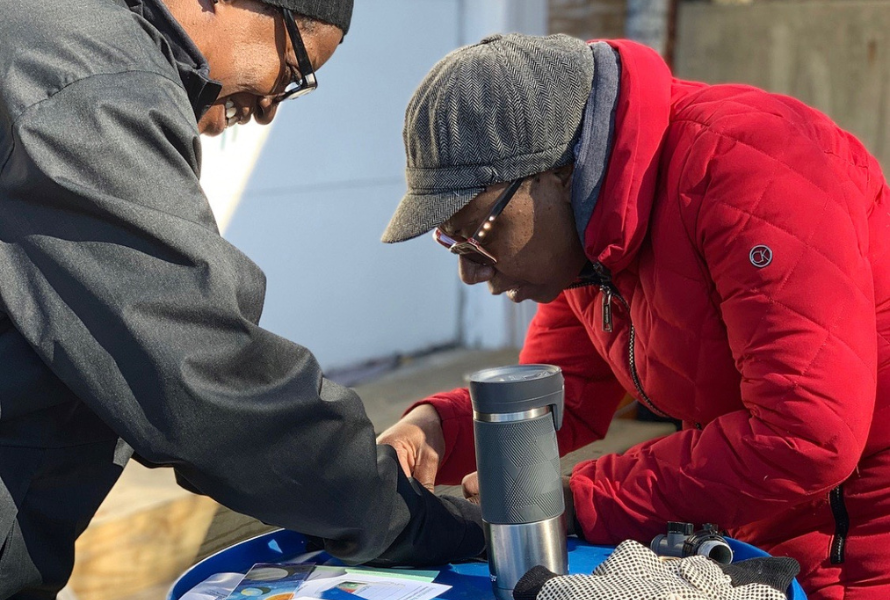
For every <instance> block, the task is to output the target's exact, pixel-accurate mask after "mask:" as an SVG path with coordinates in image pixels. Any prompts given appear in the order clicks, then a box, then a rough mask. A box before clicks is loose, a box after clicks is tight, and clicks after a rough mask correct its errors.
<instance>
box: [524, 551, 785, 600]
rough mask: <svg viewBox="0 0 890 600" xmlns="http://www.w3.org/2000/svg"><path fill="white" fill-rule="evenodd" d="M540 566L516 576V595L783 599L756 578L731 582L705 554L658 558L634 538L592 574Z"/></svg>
mask: <svg viewBox="0 0 890 600" xmlns="http://www.w3.org/2000/svg"><path fill="white" fill-rule="evenodd" d="M542 568H543V567H541V568H538V567H536V568H535V569H533V570H532V571H529V573H528V574H526V576H524V577H523V578H522V579H520V581H519V583H517V585H516V589H515V590H514V592H513V597H514V598H515V599H516V600H533V599H534V600H786V596H785V594H784V593H782V592H780V591H778V590H775V589H773V588H772V587H770V586H767V585H762V584H759V583H752V584H748V585H743V586H740V587H732V581H731V579H730V577H729V576H728V575H726V574H724V573H723V571H722V570H721V569H720V566H719V565H717V563H715V562H713V561H712V560H710V559H709V558H707V557H705V556H689V557H686V558H681V559H669V560H662V559H660V558H659V557H658V556H657V555H656V554H655V553H654V552H652V551H651V550H650V549H649V548H646V547H645V546H643V545H642V544H639V543H637V542H634V541H632V540H628V541H625V542H622V543H621V544H619V546H618V547H617V548H616V549H615V551H614V552H613V553H612V554H611V555H610V556H609V558H607V559H606V560H605V561H603V563H602V564H600V565H599V566H598V567H597V568H596V570H595V571H594V572H593V575H559V576H553V577H549V578H547V576H546V575H545V573H544V572H543V571H541V570H540V569H542ZM544 571H546V569H545V570H544ZM542 579H543V580H544V581H543V585H541V582H542ZM530 594H532V595H530Z"/></svg>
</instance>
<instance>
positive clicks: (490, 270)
mask: <svg viewBox="0 0 890 600" xmlns="http://www.w3.org/2000/svg"><path fill="white" fill-rule="evenodd" d="M457 270H458V273H459V274H460V279H461V281H463V282H464V283H466V284H467V285H474V284H477V283H483V282H486V281H488V280H489V279H491V278H492V277H494V267H492V266H491V265H480V264H479V263H477V262H473V261H471V260H470V259H468V258H465V257H463V256H461V257H460V260H459V261H458V267H457Z"/></svg>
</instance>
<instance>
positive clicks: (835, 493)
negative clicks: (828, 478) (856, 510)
mask: <svg viewBox="0 0 890 600" xmlns="http://www.w3.org/2000/svg"><path fill="white" fill-rule="evenodd" d="M828 503H829V505H830V506H831V514H832V516H833V517H834V535H833V536H832V537H831V555H830V559H831V564H833V565H839V564H842V563H843V562H844V551H845V550H846V546H847V533H848V532H849V531H850V515H849V514H848V513H847V506H846V504H845V503H844V486H843V484H841V485H839V486H837V487H836V488H834V489H833V490H831V491H830V492H829V493H828Z"/></svg>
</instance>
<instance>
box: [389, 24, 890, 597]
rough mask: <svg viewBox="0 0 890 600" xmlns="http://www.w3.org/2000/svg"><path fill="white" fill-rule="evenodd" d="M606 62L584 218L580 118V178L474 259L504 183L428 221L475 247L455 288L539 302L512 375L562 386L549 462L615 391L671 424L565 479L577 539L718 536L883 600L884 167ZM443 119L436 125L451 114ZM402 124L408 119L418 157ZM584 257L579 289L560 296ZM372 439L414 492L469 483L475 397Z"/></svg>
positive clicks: (632, 48) (726, 92) (813, 590)
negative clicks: (409, 478)
mask: <svg viewBox="0 0 890 600" xmlns="http://www.w3.org/2000/svg"><path fill="white" fill-rule="evenodd" d="M508 37H513V36H508ZM546 39H549V38H545V40H546ZM517 43H518V42H517ZM608 44H609V47H611V49H612V51H613V52H614V53H615V56H616V57H617V59H618V61H619V64H620V78H619V82H620V83H619V84H618V88H617V91H618V93H617V96H616V98H615V101H614V108H613V112H612V119H613V121H612V124H613V127H612V130H611V131H612V133H613V135H611V136H610V137H609V139H608V153H607V159H606V164H607V166H606V167H605V170H604V177H603V178H602V179H601V181H599V183H598V187H597V189H596V193H595V194H593V196H594V197H593V201H592V202H593V205H592V206H591V205H590V204H589V203H590V201H591V195H584V196H579V194H578V185H577V184H578V181H579V179H583V178H584V177H586V175H585V173H582V172H580V171H579V164H584V165H589V163H590V161H589V160H587V159H589V156H587V155H585V152H588V151H589V148H587V147H585V144H587V142H586V141H585V139H586V138H585V137H584V133H583V131H584V127H583V126H584V125H586V123H587V121H589V120H591V119H594V118H601V117H595V113H596V111H594V110H593V107H592V105H591V104H590V101H589V102H588V104H587V107H586V110H585V114H584V117H583V118H584V120H585V121H584V123H582V124H581V131H582V133H581V138H580V141H579V142H576V143H575V145H574V146H573V148H574V155H573V160H572V161H571V162H569V163H568V164H562V165H556V164H554V168H548V169H538V170H537V171H535V172H534V173H520V175H521V179H522V180H523V183H522V184H521V185H520V187H519V189H518V191H516V192H515V196H514V197H513V198H512V199H511V200H509V205H508V206H507V208H506V209H504V211H503V213H501V214H500V215H499V216H497V222H496V223H494V226H493V227H492V229H491V232H492V233H491V235H489V237H488V239H486V240H479V239H477V240H476V241H481V242H482V243H480V244H479V245H478V248H480V249H481V250H484V251H485V252H484V254H479V255H474V254H473V252H475V251H474V250H473V249H472V248H469V246H467V244H469V243H470V242H466V241H465V238H468V237H471V236H472V234H473V233H474V231H476V229H477V228H476V225H477V224H478V223H480V222H482V221H484V220H485V217H486V215H487V214H489V212H488V211H490V209H491V208H492V205H493V203H494V202H495V199H496V198H497V197H498V195H499V194H500V193H501V192H502V191H503V190H504V188H505V185H506V182H507V181H508V180H507V178H504V179H502V181H503V182H504V183H501V182H500V181H496V182H492V183H491V184H490V185H486V186H484V188H485V189H484V191H482V192H481V193H479V194H478V195H475V196H473V197H472V198H471V199H470V200H468V201H467V203H465V204H464V205H463V206H461V207H459V208H458V210H456V211H455V210H445V211H441V210H440V211H439V213H438V215H439V220H438V222H437V223H435V224H434V225H433V227H435V226H439V229H438V235H439V239H440V241H441V240H442V239H445V240H446V241H448V240H451V243H459V242H465V244H464V245H463V246H459V247H458V246H453V248H454V249H456V250H460V251H461V252H470V254H463V255H462V256H461V259H460V270H461V277H462V279H463V280H464V281H465V282H466V283H478V282H487V283H488V284H489V286H490V287H491V289H492V292H494V293H500V292H507V293H508V295H509V296H510V297H511V299H513V300H516V301H519V300H522V299H525V298H531V299H535V300H538V301H540V302H543V303H542V304H541V305H540V307H539V310H538V313H537V315H536V317H535V319H534V321H533V322H532V325H531V328H530V330H529V333H528V337H527V339H526V342H525V345H524V348H523V350H522V353H521V356H520V360H521V362H524V363H551V364H555V365H558V366H560V367H561V368H562V370H563V372H564V374H565V376H566V403H567V409H566V417H565V423H564V426H563V427H562V429H561V431H560V432H559V442H560V450H561V452H562V453H566V452H569V451H571V450H573V449H575V448H578V447H580V446H582V445H584V444H587V443H589V442H591V441H593V440H595V439H598V438H601V437H602V436H603V435H605V433H606V430H607V428H608V425H609V422H610V420H611V417H612V414H613V412H614V410H615V407H616V405H617V404H618V402H619V401H620V399H621V398H622V397H623V396H624V394H625V393H630V394H632V395H633V396H634V397H635V398H636V399H637V400H638V401H640V402H641V403H642V404H643V405H645V406H647V407H648V408H650V409H651V410H652V411H654V412H656V413H658V414H661V415H666V416H669V417H672V418H675V419H679V420H681V421H682V422H683V424H684V427H683V429H682V430H681V431H678V432H677V433H675V434H672V435H669V436H666V437H664V438H661V439H658V440H654V441H650V442H646V443H643V444H640V445H638V446H636V447H634V448H632V449H631V450H629V451H628V452H626V453H625V454H623V455H607V456H604V457H602V458H600V459H598V460H596V461H589V462H585V463H581V464H579V465H577V467H576V468H575V470H574V473H573V475H572V477H571V492H572V494H573V497H574V508H575V512H576V519H577V523H578V525H579V527H580V532H579V533H580V534H581V535H583V537H584V538H586V539H587V540H589V541H591V542H593V543H612V544H614V543H617V542H620V541H621V540H624V539H628V538H632V539H636V540H639V541H642V542H646V543H648V542H649V541H650V540H651V539H652V538H653V537H654V536H655V535H657V534H659V533H662V532H663V531H664V529H665V523H666V521H688V522H693V523H698V524H701V523H710V522H713V523H719V524H720V526H721V527H723V528H727V529H728V531H729V532H730V534H731V535H733V536H734V537H736V538H739V539H741V540H744V541H746V542H749V543H751V544H754V545H756V546H759V547H760V548H763V549H764V550H766V551H768V552H770V553H772V554H773V555H784V556H791V557H794V558H795V559H797V560H798V561H799V562H800V564H801V569H802V570H801V574H800V577H799V579H800V581H801V583H802V584H803V586H804V588H805V590H806V591H807V593H808V595H809V598H811V599H813V600H828V599H841V598H843V599H846V600H864V599H871V598H890V252H888V248H890V212H888V198H890V197H888V188H887V185H886V183H885V180H884V177H883V176H882V174H881V169H880V167H879V165H878V164H877V162H876V160H875V159H874V157H872V156H871V155H870V154H869V153H868V152H867V151H866V150H865V148H863V146H862V145H861V144H860V143H859V142H858V141H857V140H856V139H855V138H854V137H853V136H852V135H850V134H848V133H846V132H844V131H842V130H841V129H839V128H838V127H837V126H836V125H835V124H834V123H833V122H832V121H831V120H829V119H828V118H827V117H826V116H825V115H823V114H821V113H819V112H818V111H816V110H813V109H812V108H809V107H807V106H805V105H804V104H802V103H800V102H798V101H796V100H794V99H791V98H788V97H784V96H779V95H774V94H769V93H766V92H764V91H761V90H758V89H755V88H751V87H747V86H740V85H715V86H708V85H703V84H699V83H692V82H686V81H680V80H677V79H673V78H672V76H671V74H670V72H669V70H668V68H667V66H666V65H665V63H664V62H663V61H662V60H661V59H660V58H659V57H658V55H657V54H655V53H654V52H653V51H651V50H649V49H648V48H645V47H642V46H640V45H637V44H634V43H630V42H618V41H615V42H609V43H608ZM539 54H540V53H539ZM445 60H446V61H447V60H452V61H456V64H457V65H460V61H461V60H464V61H469V60H473V58H472V57H467V58H461V56H460V55H459V53H458V57H457V58H456V59H455V58H451V59H449V58H446V59H445ZM443 62H445V61H443ZM567 64H569V65H571V64H572V63H571V62H570V61H567ZM437 68H438V67H437ZM453 68H455V69H457V68H458V67H457V66H456V67H453ZM517 68H520V67H517ZM555 68H556V67H555ZM564 68H571V66H569V67H564ZM599 69H600V67H599V63H597V70H599ZM522 84H523V81H522V80H518V83H517V84H516V85H522ZM537 85H538V88H536V89H540V88H544V89H547V88H548V85H547V82H546V81H544V82H538V84H537ZM596 86H597V84H596V80H594V84H593V88H594V91H595V89H596ZM529 93H530V94H531V93H535V92H534V91H531V92H529ZM551 93H557V92H552V91H551ZM427 96H428V95H427ZM593 97H594V93H593V92H592V93H591V95H590V98H591V101H592V99H593ZM415 101H421V102H422V101H424V100H423V99H419V100H418V99H417V98H415ZM426 101H429V100H428V99H427V100H426ZM487 101H488V104H489V105H490V106H491V109H490V110H492V111H498V110H500V109H503V110H505V111H506V110H508V109H509V111H515V110H517V109H516V106H515V105H513V106H508V107H506V108H505V107H504V104H505V101H504V100H503V99H499V98H496V97H495V98H488V99H487ZM437 106H438V109H439V113H438V114H437V117H436V118H437V119H439V121H437V122H447V119H448V118H449V115H447V114H444V111H447V110H454V108H453V107H454V106H455V104H454V103H450V104H449V103H440V104H439V105H437ZM431 112H435V111H431ZM411 114H412V113H411V109H410V108H409V118H410V116H411ZM511 114H512V113H511ZM608 114H609V113H608V111H606V115H607V117H606V118H608ZM599 125H603V126H605V125H608V123H604V122H600V123H599ZM414 128H417V129H419V127H417V124H416V123H415V124H412V123H411V122H410V119H409V123H408V124H407V125H406V132H405V136H406V144H408V145H409V163H410V161H411V160H412V154H411V149H410V144H411V140H412V135H413V132H414V130H415V129H414ZM479 135H480V138H483V137H484V134H482V133H480V134H479ZM504 135H506V134H504ZM588 141H589V140H588ZM485 143H486V142H485V139H479V140H476V145H477V146H483V145H484V144H485ZM585 161H586V162H585ZM409 166H411V165H410V164H409ZM425 168H427V169H430V168H431V167H430V166H429V165H426V166H425ZM443 168H444V167H443ZM585 168H589V167H588V166H585ZM409 171H410V169H409ZM515 179H518V178H515ZM573 179H574V184H573ZM410 187H411V177H410V176H409V188H410ZM455 187H459V186H455ZM467 187H468V186H467ZM409 192H410V189H409ZM442 197H443V198H444V197H445V196H442ZM406 200H407V199H406ZM585 202H587V203H588V204H587V210H585V208H584V203H585ZM412 206H413V208H412ZM565 206H568V208H565ZM399 210H400V211H402V212H401V216H400V215H397V217H398V216H400V219H394V221H393V223H392V224H391V225H390V229H389V230H388V231H387V234H385V236H384V239H385V241H401V239H407V237H411V236H412V234H413V235H417V233H418V232H417V231H416V230H415V231H398V228H399V227H400V226H401V227H402V228H403V229H404V227H403V225H402V224H404V223H405V222H406V219H405V214H407V211H410V210H414V211H415V213H418V214H417V215H415V216H417V218H418V222H419V221H422V219H421V218H420V217H422V216H423V215H422V214H420V212H422V211H423V210H429V209H426V208H424V206H423V205H421V204H419V203H415V204H413V205H410V206H409V205H407V204H406V201H403V206H400V209H399ZM584 215H586V217H587V219H588V220H587V221H586V223H584V222H580V221H581V220H583V218H584ZM424 223H425V225H426V226H427V228H429V223H430V221H429V220H427V221H424ZM575 230H577V231H579V233H580V234H579V233H575ZM573 236H574V238H576V239H574V240H569V241H566V240H568V239H569V238H571V237H573ZM387 238H389V239H387ZM397 238H400V239H397ZM468 248H469V250H468ZM476 254H478V252H477V253H476ZM485 256H488V257H489V258H485ZM492 260H496V262H492ZM585 263H586V265H587V269H586V271H585V273H586V278H585V279H584V280H583V281H582V282H581V283H584V284H587V285H580V286H578V287H571V286H569V285H567V284H570V283H572V281H573V280H572V276H574V275H575V274H577V272H578V271H577V268H578V266H580V265H584V264H585ZM573 269H574V271H573ZM567 274H568V278H567ZM576 283H578V281H577V280H576ZM567 287H571V289H564V288H567ZM379 441H380V442H383V443H389V444H392V445H393V446H395V447H396V449H397V450H398V451H399V453H400V456H401V457H402V460H403V466H404V467H405V468H406V469H407V470H408V471H409V472H411V473H413V474H414V476H415V477H416V478H418V479H420V480H421V481H422V482H423V483H426V484H432V483H433V481H434V480H435V482H436V483H457V482H459V481H461V478H462V477H464V476H465V475H466V474H468V473H471V472H472V471H474V469H475V457H474V449H473V434H472V409H471V406H470V402H469V396H468V393H467V391H466V390H465V389H458V390H453V391H451V392H446V393H441V394H436V395H434V396H432V397H430V398H428V399H426V400H424V401H423V402H421V403H419V405H416V406H415V407H412V410H411V411H409V412H408V413H407V415H406V416H405V417H404V418H403V420H402V421H400V422H399V423H398V424H397V425H395V426H394V427H393V428H391V429H390V430H388V431H387V432H385V433H384V434H383V435H382V436H381V437H380V439H379Z"/></svg>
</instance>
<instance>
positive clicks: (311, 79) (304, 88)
mask: <svg viewBox="0 0 890 600" xmlns="http://www.w3.org/2000/svg"><path fill="white" fill-rule="evenodd" d="M281 14H282V15H284V26H285V28H286V29H287V34H288V36H289V37H290V43H291V46H293V47H294V54H295V55H296V57H297V67H298V68H299V69H300V76H299V77H298V78H297V77H293V78H292V79H291V81H290V83H288V84H287V87H286V88H284V91H283V92H281V93H280V94H277V95H276V96H275V101H276V102H283V101H284V100H292V99H294V98H299V97H300V96H305V95H306V94H308V93H309V92H311V91H313V90H315V89H316V88H317V87H318V78H317V77H316V76H315V70H314V69H313V68H312V61H310V60H309V54H307V52H306V45H305V44H303V37H302V36H301V35H300V30H299V29H298V28H297V23H296V21H294V15H293V13H292V12H291V11H289V10H288V9H286V8H282V9H281Z"/></svg>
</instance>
